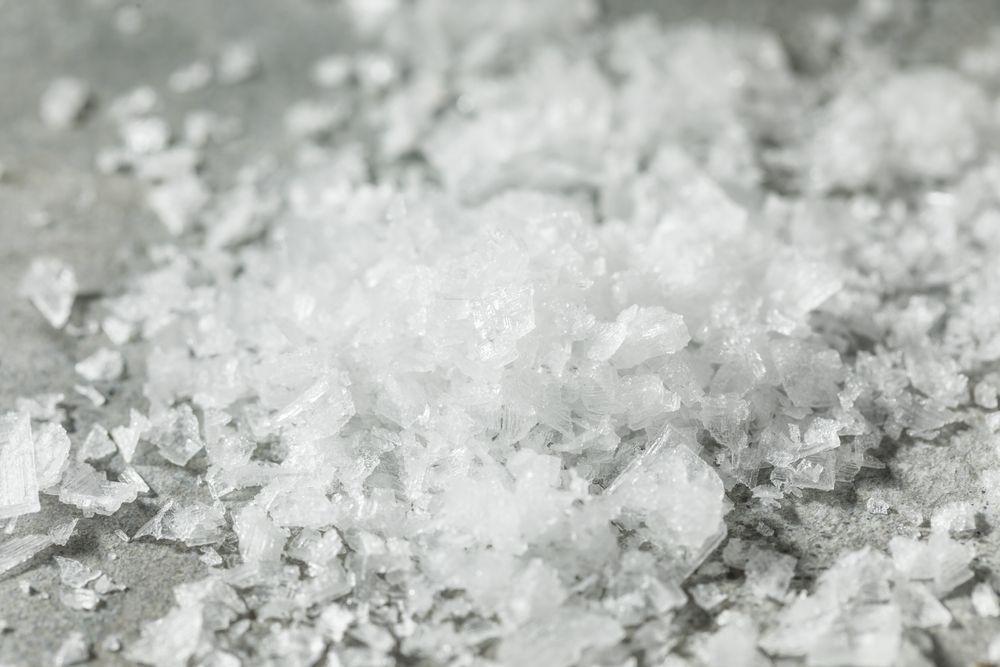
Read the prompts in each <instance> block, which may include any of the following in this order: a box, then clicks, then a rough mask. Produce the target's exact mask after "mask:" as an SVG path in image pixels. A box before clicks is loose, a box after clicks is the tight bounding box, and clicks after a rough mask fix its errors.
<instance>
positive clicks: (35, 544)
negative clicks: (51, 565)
mask: <svg viewBox="0 0 1000 667" xmlns="http://www.w3.org/2000/svg"><path fill="white" fill-rule="evenodd" d="M76 523H77V522H76V521H75V520H74V521H71V522H69V523H65V524H59V525H57V526H56V527H54V528H53V529H52V530H50V531H49V533H48V534H47V535H25V536H23V537H15V538H13V539H9V540H7V541H6V542H3V543H0V575H2V574H4V573H5V572H7V571H9V570H11V569H13V568H15V567H17V566H18V565H21V564H22V563H25V562H27V561H29V560H31V559H32V558H34V557H35V556H36V555H37V554H39V553H41V552H42V551H44V550H45V549H47V548H49V547H50V546H52V545H53V544H57V545H60V546H64V545H65V544H66V543H67V542H69V540H70V538H71V537H72V536H73V532H74V531H75V530H76ZM28 589H29V591H30V584H28Z"/></svg>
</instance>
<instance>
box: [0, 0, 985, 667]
mask: <svg viewBox="0 0 1000 667" xmlns="http://www.w3.org/2000/svg"><path fill="white" fill-rule="evenodd" d="M134 4H140V5H141V6H142V8H143V13H144V17H145V19H146V21H145V27H144V29H143V30H142V31H141V32H140V33H138V34H137V35H131V36H130V35H123V34H121V33H120V32H118V31H117V30H116V29H115V27H114V14H115V12H114V9H115V5H114V4H113V3H111V2H96V1H86V0H0V162H2V163H3V164H5V165H6V167H7V171H8V175H7V177H6V179H5V180H4V181H3V182H2V183H0V409H9V408H12V407H13V404H14V400H15V398H16V397H17V396H21V395H33V394H36V393H40V392H48V391H61V392H65V393H66V395H67V403H68V405H69V406H70V408H69V410H70V416H71V427H72V428H73V430H74V431H75V432H74V433H73V434H72V437H73V438H74V439H75V440H76V439H78V438H82V436H83V435H85V434H86V432H87V430H88V429H89V427H90V425H91V424H92V423H93V422H94V421H95V420H97V419H98V418H100V419H101V421H102V422H103V423H104V425H105V426H108V427H111V426H115V425H117V424H119V423H122V422H124V421H125V420H126V419H127V412H128V408H129V406H131V405H136V404H138V405H140V406H141V405H142V400H141V384H142V362H141V359H142V351H141V350H138V349H131V350H129V351H128V356H129V361H130V365H129V369H130V372H129V377H128V379H127V380H126V381H124V382H122V383H120V384H117V385H116V386H115V387H114V393H113V394H112V395H111V397H110V399H111V400H110V402H109V405H108V406H106V408H102V410H101V412H100V413H98V411H97V410H95V409H94V408H93V407H91V406H90V405H89V403H88V402H87V401H86V400H85V399H82V398H80V397H77V396H76V395H75V394H73V392H72V389H71V387H72V384H73V370H72V367H73V363H74V362H75V361H77V360H79V359H80V358H82V357H83V356H86V354H88V353H89V352H91V351H92V350H93V349H95V348H96V347H98V346H99V345H100V344H101V343H102V341H101V340H100V339H99V338H98V337H95V336H90V337H80V338H74V337H71V336H69V335H67V334H65V333H61V332H55V331H53V330H52V329H51V328H50V327H49V326H48V325H47V324H46V323H45V322H44V321H43V320H42V318H41V317H40V316H38V314H37V313H35V312H34V310H33V309H32V308H31V307H30V306H29V305H28V304H26V303H25V302H23V301H21V300H19V299H18V298H17V297H16V295H15V290H16V285H17V282H18V280H19V279H20V276H21V275H23V273H24V271H25V269H26V267H27V265H28V263H29V262H30V260H31V258H32V257H34V256H37V255H40V254H51V255H56V256H58V257H61V258H63V259H65V260H67V261H69V262H70V263H72V265H73V266H74V268H75V269H76V271H77V274H78V277H79V278H80V281H81V286H82V289H83V290H84V291H85V292H90V293H96V292H98V291H105V292H108V291H110V292H113V291H114V289H115V286H116V285H120V284H121V283H122V282H123V281H124V280H127V276H128V274H129V272H130V271H131V270H134V269H135V268H137V267H139V266H141V265H142V262H143V260H142V248H143V247H145V246H146V245H147V244H149V243H152V242H156V241H158V240H163V238H164V234H163V232H162V229H161V227H160V225H159V223H158V222H156V221H155V220H153V219H152V217H151V215H150V214H149V213H148V212H146V211H145V210H144V208H143V206H142V202H141V199H140V196H139V192H138V190H137V188H136V187H135V185H134V184H133V183H132V182H131V181H130V180H129V179H127V178H124V177H114V176H102V175H98V174H97V173H96V171H95V170H94V168H93V155H94V153H95V151H96V150H97V149H98V148H99V147H101V146H105V145H111V144H112V143H113V137H112V131H113V128H112V127H111V125H110V123H108V122H107V121H105V120H104V119H103V117H102V111H103V109H102V103H103V104H104V105H106V104H107V103H108V102H109V101H110V100H111V99H112V98H113V97H114V96H116V95H118V94H121V93H123V92H126V91H128V90H130V89H132V88H133V87H135V86H137V85H140V84H149V85H152V86H154V87H156V88H158V89H161V90H165V83H166V79H167V76H168V75H169V74H170V72H172V71H173V70H175V69H176V68H178V67H180V66H183V65H186V64H188V63H189V62H191V61H192V60H194V59H195V58H197V57H208V56H211V54H212V53H213V51H214V49H215V48H216V47H217V46H218V45H219V44H220V43H222V42H224V41H228V40H232V39H250V40H252V41H253V42H255V44H256V45H257V46H258V48H259V50H260V53H261V59H262V63H263V75H262V76H261V77H258V78H257V79H255V80H253V81H251V82H248V83H246V84H243V85H240V86H237V87H233V88H210V89H208V90H206V91H202V92H197V93H193V94H189V95H185V96H171V95H169V93H164V95H163V97H164V101H165V115H166V116H167V118H168V119H170V120H172V121H177V120H178V119H179V118H180V117H181V116H182V115H183V113H184V112H185V111H188V110H191V109H196V108H206V109H213V110H217V111H221V112H223V113H231V114H235V115H238V116H239V117H241V118H242V120H243V122H244V126H245V132H244V135H243V137H242V138H241V139H239V140H237V141H235V142H233V143H231V144H228V145H226V146H225V147H224V148H222V149H217V150H215V151H214V153H213V154H212V155H211V157H210V159H209V163H208V172H209V174H210V180H211V178H212V177H213V175H214V178H216V179H218V180H219V181H224V180H225V174H226V173H227V170H228V169H230V168H231V167H232V166H234V165H236V164H239V163H240V162H242V161H243V160H244V158H245V157H247V156H253V155H256V154H263V153H274V154H276V155H277V156H278V157H279V159H280V157H281V155H282V154H283V150H285V148H286V147H285V146H284V145H283V140H284V134H283V132H282V131H281V118H282V111H283V109H284V107H285V106H286V105H287V104H288V102H289V101H290V100H292V99H295V98H297V97H301V96H305V95H307V94H308V93H309V91H310V90H311V89H312V88H311V86H310V84H309V80H308V73H309V65H310V63H311V62H312V61H313V60H314V59H315V58H316V57H318V56H320V55H323V54H326V53H329V52H331V51H334V50H337V49H338V48H346V47H347V41H346V39H347V38H346V37H345V31H344V29H343V26H341V25H339V24H338V21H337V18H336V16H335V12H334V11H333V5H332V3H330V2H321V1H318V0H312V1H308V0H281V1H280V2H275V1H273V0H169V2H156V3H154V2H148V3H145V4H142V3H134ZM852 4H853V3H852V2H849V1H846V0H840V1H836V0H824V1H822V2H802V1H796V0H772V1H765V0H728V1H722V0H677V1H675V2H658V3H651V2H649V1H648V0H646V1H641V0H611V1H610V2H609V3H608V7H609V10H610V12H611V13H612V14H618V15H620V14H626V13H629V12H632V11H635V10H637V9H641V8H643V7H648V6H650V5H653V6H654V7H655V9H656V10H657V11H658V12H659V13H661V14H662V15H663V16H665V17H667V18H668V19H671V20H679V19H687V18H693V17H698V18H705V19H708V20H721V21H727V22H730V21H731V22H737V23H749V24H760V25H768V26H773V27H776V28H777V29H780V30H782V31H793V30H794V29H795V26H796V24H797V22H798V20H799V19H800V17H801V16H802V15H803V14H807V13H810V12H814V11H818V10H821V9H822V10H825V11H844V10H846V9H847V8H849V7H850V6H851V5H852ZM998 17H1000V3H998V2H995V0H984V1H982V2H972V1H968V2H963V1H949V2H940V3H932V4H930V5H929V15H928V22H927V24H926V27H925V29H924V30H922V31H921V32H920V33H919V34H917V35H915V36H914V43H913V53H914V54H915V57H917V58H933V59H937V58H944V59H947V58H949V57H950V54H951V53H952V52H953V51H954V48H955V47H956V45H963V44H969V43H971V42H973V41H975V40H978V39H981V38H982V36H983V35H984V34H985V31H986V30H987V29H988V28H989V27H991V26H992V25H995V24H996V21H997V18H998ZM63 74H71V75H75V76H80V77H82V78H84V79H86V80H88V81H89V82H90V83H91V85H92V86H93V88H94V90H95V93H96V96H97V107H96V108H95V109H94V110H93V113H91V114H90V116H89V118H88V119H87V121H86V122H84V123H83V124H82V126H81V127H80V128H79V129H77V130H74V131H71V132H68V133H63V134H56V133H52V132H49V131H47V130H46V129H45V128H44V127H43V126H42V125H41V123H40V121H39V120H38V116H37V101H38V97H39V94H40V93H41V91H42V90H43V88H44V87H45V85H46V84H47V83H48V82H49V81H50V80H51V79H52V78H53V77H55V76H58V75H63ZM43 211H44V212H45V213H46V214H47V215H49V216H50V217H51V219H52V223H51V225H49V226H47V227H45V228H42V229H37V228H35V227H33V226H32V225H31V224H30V221H31V220H32V218H33V217H34V216H36V215H38V214H39V213H40V212H43ZM88 305H89V302H88V301H87V300H84V301H83V303H82V304H80V306H79V307H78V311H79V312H77V313H76V314H75V319H76V321H81V317H82V315H83V314H84V312H85V310H86V308H87V307H88ZM946 444H949V443H948V442H941V443H920V444H915V445H913V446H909V447H905V448H901V449H900V450H899V451H898V452H896V453H894V454H893V455H892V456H891V458H890V465H889V468H888V469H887V470H886V471H883V472H881V473H878V474H876V475H872V476H870V477H869V478H867V479H861V480H859V483H858V484H857V486H856V487H855V488H852V489H849V490H846V491H842V492H838V493H835V494H816V495H815V496H811V497H807V498H806V500H805V502H803V503H802V504H801V505H800V506H799V507H797V508H796V509H795V510H792V509H788V510H786V511H783V512H782V513H780V514H777V515H775V514H773V513H768V514H765V513H762V512H756V513H755V512H751V511H741V512H739V513H733V515H731V516H735V515H737V514H738V515H739V517H740V518H739V519H733V521H732V524H733V525H731V531H732V533H734V534H736V535H741V536H745V537H747V538H749V539H755V540H757V541H767V542H769V543H771V544H773V545H774V546H777V547H778V548H780V549H782V550H784V551H786V552H789V553H793V554H795V555H797V556H798V557H799V558H800V572H799V579H800V581H801V582H802V583H808V580H809V579H810V578H811V577H812V576H813V575H814V574H815V573H816V572H817V571H818V570H820V569H822V568H823V567H826V566H827V565H829V563H830V562H831V560H832V559H833V557H834V556H835V555H836V554H837V553H838V552H839V551H841V550H842V549H845V548H855V547H858V546H860V545H862V544H865V543H871V544H873V545H875V546H879V547H884V546H885V544H886V543H887V542H888V540H889V538H890V537H891V536H892V535H893V534H895V533H896V532H905V531H906V530H908V528H907V526H906V525H905V522H903V520H902V519H901V518H900V516H899V515H898V514H896V515H890V516H887V517H885V516H875V515H869V514H866V513H865V511H864V498H865V497H866V494H867V493H870V492H871V490H872V489H875V488H879V489H887V494H888V496H889V497H891V498H893V499H894V504H896V505H897V506H898V505H904V504H909V505H912V506H913V507H914V508H916V509H922V510H929V508H931V507H933V506H934V505H935V504H936V503H938V502H940V501H941V500H946V499H948V498H949V497H950V496H951V495H954V496H955V499H959V498H961V497H962V495H961V494H962V493H963V491H964V490H965V489H969V488H972V484H973V482H974V480H975V477H976V473H977V471H978V470H979V469H980V468H982V467H983V466H984V459H985V457H986V456H988V455H990V453H989V452H984V451H982V448H981V447H977V445H976V443H974V442H971V441H970V442H965V443H964V444H963V441H961V440H959V441H956V442H953V443H950V444H951V445H952V446H951V447H947V448H946V447H944V446H943V445H946ZM146 463H147V465H145V466H141V467H140V470H141V471H142V473H143V474H144V475H145V476H146V477H147V479H149V481H150V483H151V485H152V486H153V487H154V488H157V489H160V490H161V491H169V490H170V489H171V487H173V486H174V485H176V484H177V480H178V476H179V475H185V474H189V473H185V472H182V471H178V470H177V469H176V468H168V467H164V466H161V465H159V463H160V462H158V461H155V460H147V461H146ZM893 494H894V495H893ZM155 506H156V499H152V500H151V501H147V502H146V503H137V504H135V505H133V506H129V507H127V508H124V509H123V510H122V511H121V512H120V513H119V514H118V515H116V516H115V517H112V518H98V519H90V520H84V521H82V522H81V529H80V532H79V533H78V535H77V537H75V538H74V539H73V540H72V541H71V542H70V544H69V545H68V546H67V547H66V548H64V549H62V550H61V551H60V552H59V553H63V554H64V555H67V556H70V557H73V558H77V559H79V560H82V561H83V562H85V563H86V564H88V565H90V566H92V567H96V568H99V569H101V570H103V571H105V572H107V573H108V574H110V575H111V576H112V577H113V578H114V579H115V580H117V581H120V582H121V583H124V584H126V585H128V586H129V587H130V591H129V592H128V593H127V594H124V595H112V596H109V597H108V599H107V601H106V603H105V605H104V606H103V607H102V608H100V609H99V610H97V611H95V612H79V611H71V610H68V609H66V608H65V607H64V606H63V605H62V603H61V602H60V601H59V600H58V573H57V571H56V568H55V566H54V564H53V563H52V562H51V559H50V557H49V556H50V555H51V552H50V553H47V554H46V555H45V556H43V557H40V558H38V559H36V560H35V561H33V562H32V563H31V564H29V565H27V566H24V567H22V568H19V569H18V570H17V571H15V572H14V573H13V574H9V575H7V576H4V577H0V618H2V619H5V620H6V621H7V622H8V623H9V624H11V625H12V626H13V631H11V632H7V633H5V634H3V635H2V636H0V664H8V663H9V664H11V665H41V664H48V663H49V657H48V656H50V655H51V654H52V652H53V651H54V650H55V648H56V647H57V646H58V644H59V642H60V641H61V639H62V638H63V637H64V636H65V634H66V633H67V632H69V631H71V630H81V631H83V632H84V633H85V634H86V635H87V636H88V638H90V639H91V640H92V641H94V642H95V643H99V642H100V641H101V640H102V639H103V638H105V637H106V636H108V635H110V634H115V635H118V636H120V637H121V639H122V640H123V641H125V642H127V641H129V640H130V639H133V638H134V637H135V636H136V635H137V632H138V628H139V627H140V625H141V623H143V622H145V621H147V620H150V619H152V618H156V617H158V616H160V615H162V614H163V613H165V612H166V610H167V609H168V608H169V606H170V605H171V604H172V596H171V588H172V586H173V585H174V584H176V583H179V582H182V581H186V580H190V579H193V578H196V577H198V576H199V574H201V573H203V572H204V571H205V568H204V566H203V565H202V564H201V563H200V562H199V561H198V560H197V554H196V553H192V552H189V551H183V550H180V549H175V548H173V547H171V546H170V545H168V544H153V543H129V544H123V543H121V542H120V541H119V540H118V538H116V537H115V536H114V535H113V534H112V531H113V530H114V529H115V528H118V527H121V528H122V529H124V530H125V531H126V532H128V533H130V534H131V533H132V532H134V530H135V529H136V528H138V526H140V525H141V524H142V523H143V522H145V521H146V520H147V519H148V518H149V517H150V516H152V514H153V513H154V512H155ZM70 516H72V513H71V512H69V511H68V510H66V509H65V508H63V507H62V506H60V505H59V503H57V502H55V501H54V500H53V499H51V498H44V499H43V512H42V513H41V514H39V515H36V516H33V517H25V518H24V519H22V520H21V521H20V522H18V524H17V527H16V531H15V532H14V533H13V534H14V535H23V534H27V533H30V532H37V531H41V530H44V529H46V528H47V527H48V526H50V525H51V524H53V523H55V522H56V521H58V520H61V519H65V518H67V517H70ZM760 522H763V523H765V524H767V525H768V526H770V527H771V528H773V529H774V530H775V531H776V532H775V534H774V536H768V537H763V536H761V534H760V531H759V529H758V525H759V523H760ZM765 532H767V531H765ZM0 539H3V538H2V537H0ZM998 547H1000V539H998V537H997V533H996V532H993V533H990V534H984V535H983V536H982V537H981V543H980V545H979V546H978V547H977V548H978V551H979V553H980V554H981V558H980V560H979V566H980V567H981V568H982V570H983V571H994V572H997V571H1000V562H998V561H1000V559H998V557H997V554H998V553H1000V550H998ZM24 581H30V582H32V583H33V585H34V586H35V588H36V589H37V590H38V591H39V593H38V594H35V595H31V596H28V595H25V594H24V593H23V592H22V591H21V584H22V582H24ZM45 595H48V598H47V599H46V598H45ZM948 604H949V607H950V608H951V609H952V611H953V613H954V614H955V616H956V621H957V622H956V624H953V626H952V627H951V628H948V629H946V630H942V631H940V632H937V633H936V634H935V636H934V638H935V642H936V653H937V655H938V656H939V662H940V664H945V665H968V664H971V663H972V661H973V660H974V658H975V657H977V656H982V655H983V654H984V649H985V646H986V644H987V643H988V641H989V640H990V639H991V638H992V637H994V636H996V635H997V634H998V633H1000V624H998V623H997V622H996V621H986V620H983V619H979V618H977V617H975V616H974V615H973V614H972V613H971V610H970V608H969V603H968V599H967V596H964V597H963V596H955V597H954V599H953V600H950V601H949V603H948ZM97 662H98V663H99V664H108V665H113V664H119V662H120V658H117V657H116V656H114V655H112V654H108V653H105V652H103V651H101V650H99V656H98V660H97Z"/></svg>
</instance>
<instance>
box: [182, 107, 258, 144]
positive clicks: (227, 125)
mask: <svg viewBox="0 0 1000 667" xmlns="http://www.w3.org/2000/svg"><path fill="white" fill-rule="evenodd" d="M242 132H243V123H242V121H240V119H239V117H238V116H220V115H218V114H216V113H214V112H212V111H192V112H190V113H188V114H187V115H185V116H184V126H183V131H182V136H183V139H184V143H186V144H187V145H189V146H192V147H194V148H204V147H205V146H207V145H208V144H210V143H212V142H218V143H221V142H225V141H229V140H231V139H234V138H236V137H238V136H239V135H240V134H241V133H242Z"/></svg>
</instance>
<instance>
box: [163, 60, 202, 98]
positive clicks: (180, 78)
mask: <svg viewBox="0 0 1000 667" xmlns="http://www.w3.org/2000/svg"><path fill="white" fill-rule="evenodd" d="M211 82H212V66H211V65H210V64H209V63H207V62H205V61H204V60H196V61H194V62H193V63H191V64H190V65H186V66H184V67H181V68H180V69H177V70H174V72H173V73H171V75H170V78H168V79H167V86H168V87H169V88H170V90H172V91H173V92H175V93H191V92H194V91H196V90H201V89H203V88H206V87H207V86H208V84H210V83H211Z"/></svg>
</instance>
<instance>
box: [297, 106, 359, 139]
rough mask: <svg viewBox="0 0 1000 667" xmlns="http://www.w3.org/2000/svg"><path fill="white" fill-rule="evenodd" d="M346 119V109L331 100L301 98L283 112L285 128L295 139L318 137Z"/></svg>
mask: <svg viewBox="0 0 1000 667" xmlns="http://www.w3.org/2000/svg"><path fill="white" fill-rule="evenodd" d="M346 119H347V110H346V109H345V108H344V107H343V106H341V105H338V104H335V103H332V102H322V101H318V100H301V101H299V102H296V103H295V104H294V105H293V106H292V107H291V108H289V109H288V111H287V112H286V113H285V128H286V129H287V130H288V133H289V134H290V135H292V136H293V137H294V138H296V139H319V138H322V137H325V136H327V135H329V134H330V133H331V132H332V131H333V130H335V129H336V128H337V126H338V125H340V124H341V123H342V122H343V121H345V120H346Z"/></svg>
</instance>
